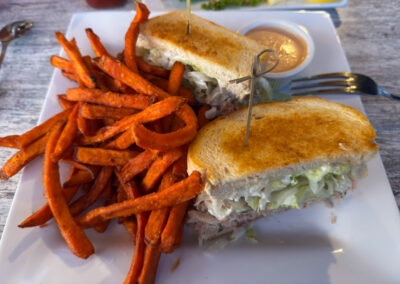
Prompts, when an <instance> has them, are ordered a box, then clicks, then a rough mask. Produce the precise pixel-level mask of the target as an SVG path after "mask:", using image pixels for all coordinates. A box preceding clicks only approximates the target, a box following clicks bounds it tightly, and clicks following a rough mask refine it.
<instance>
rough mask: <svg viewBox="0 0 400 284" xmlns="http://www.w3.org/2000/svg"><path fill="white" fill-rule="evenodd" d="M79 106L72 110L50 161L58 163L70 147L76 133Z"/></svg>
mask: <svg viewBox="0 0 400 284" xmlns="http://www.w3.org/2000/svg"><path fill="white" fill-rule="evenodd" d="M80 106H81V104H80V103H78V104H76V105H75V106H74V108H73V109H72V111H71V113H70V115H69V117H68V121H67V124H66V125H65V127H64V129H63V131H62V132H61V135H60V137H59V138H58V141H57V144H56V147H55V149H54V153H53V156H52V159H53V160H54V161H58V160H59V159H61V157H62V156H63V154H64V153H65V151H66V150H67V149H68V148H69V147H70V146H71V145H72V142H73V141H74V139H75V137H76V133H77V131H78V122H77V118H78V111H79V107H80Z"/></svg>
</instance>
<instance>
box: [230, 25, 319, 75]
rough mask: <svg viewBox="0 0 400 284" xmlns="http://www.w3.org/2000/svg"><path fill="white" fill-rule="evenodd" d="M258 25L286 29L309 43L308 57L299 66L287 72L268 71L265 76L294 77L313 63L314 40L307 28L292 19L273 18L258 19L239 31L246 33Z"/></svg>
mask: <svg viewBox="0 0 400 284" xmlns="http://www.w3.org/2000/svg"><path fill="white" fill-rule="evenodd" d="M257 27H268V28H274V29H280V30H284V31H286V32H288V33H291V34H293V35H295V36H300V37H301V38H303V39H304V41H305V43H306V45H307V55H306V58H305V59H304V61H303V62H302V63H301V64H300V65H299V66H297V67H296V68H294V69H291V70H289V71H285V72H278V73H268V74H266V75H265V77H267V78H271V79H283V78H288V77H292V76H294V75H296V74H297V73H299V72H301V71H303V70H304V69H305V68H306V67H307V66H308V65H309V64H310V63H311V61H312V59H313V57H314V41H313V39H312V37H311V36H310V33H309V32H308V31H307V29H306V28H304V27H303V26H300V25H298V24H296V23H293V22H290V21H286V20H281V19H274V18H271V19H268V20H258V21H256V22H254V23H252V24H250V25H246V26H245V27H242V28H240V29H239V30H238V31H237V32H238V33H239V34H242V35H245V34H246V33H247V32H249V31H250V30H252V29H254V28H257Z"/></svg>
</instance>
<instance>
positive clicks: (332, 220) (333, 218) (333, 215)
mask: <svg viewBox="0 0 400 284" xmlns="http://www.w3.org/2000/svg"><path fill="white" fill-rule="evenodd" d="M336 220H337V217H336V215H335V214H334V213H333V212H331V224H336Z"/></svg>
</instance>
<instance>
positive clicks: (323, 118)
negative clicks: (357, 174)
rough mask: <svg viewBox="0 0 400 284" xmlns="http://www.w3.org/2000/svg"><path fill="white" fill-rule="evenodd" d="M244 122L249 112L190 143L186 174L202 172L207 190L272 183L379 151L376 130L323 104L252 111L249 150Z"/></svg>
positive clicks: (302, 102) (215, 124)
mask: <svg viewBox="0 0 400 284" xmlns="http://www.w3.org/2000/svg"><path fill="white" fill-rule="evenodd" d="M246 121H247V109H241V110H238V111H236V112H233V113H231V114H229V115H226V116H223V117H220V118H218V119H216V120H214V121H212V122H211V123H209V124H207V125H206V126H205V127H203V128H202V129H201V130H200V131H199V133H198V135H197V137H196V139H195V140H194V141H193V142H192V143H191V145H190V148H189V152H188V172H189V173H190V172H192V171H194V170H198V171H200V172H202V174H203V177H204V178H205V180H206V189H207V188H210V187H212V188H215V189H218V185H220V184H224V183H232V185H234V184H235V183H237V182H238V181H239V183H240V180H243V179H247V180H248V179H251V178H257V179H259V178H262V179H265V178H269V179H274V178H276V177H282V176H285V175H288V174H292V173H296V172H300V171H303V170H306V169H310V168H315V167H319V166H321V165H323V164H326V163H329V162H333V163H344V164H350V165H355V166H357V165H360V164H362V163H363V162H365V161H367V160H369V159H370V158H371V157H372V156H373V155H374V154H375V153H376V151H377V149H378V146H377V145H376V144H375V143H374V141H373V140H374V139H375V137H376V134H375V130H374V128H373V127H372V125H371V124H370V122H369V121H368V119H367V118H366V117H365V116H364V115H363V114H362V113H361V112H359V111H358V110H355V109H353V108H351V107H348V106H344V105H340V104H336V103H333V102H330V101H328V100H325V99H320V98H315V97H307V98H296V99H292V100H291V101H289V102H284V103H283V102H272V103H264V104H258V105H255V106H254V107H253V112H252V121H251V127H250V136H249V143H248V146H247V147H245V146H244V137H245V131H246ZM224 187H226V186H224Z"/></svg>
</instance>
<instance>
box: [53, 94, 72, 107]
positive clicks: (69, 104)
mask: <svg viewBox="0 0 400 284" xmlns="http://www.w3.org/2000/svg"><path fill="white" fill-rule="evenodd" d="M57 99H58V103H59V104H60V106H61V107H62V109H63V110H66V109H69V108H73V107H74V106H75V105H76V102H71V101H69V100H67V96H66V95H57Z"/></svg>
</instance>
